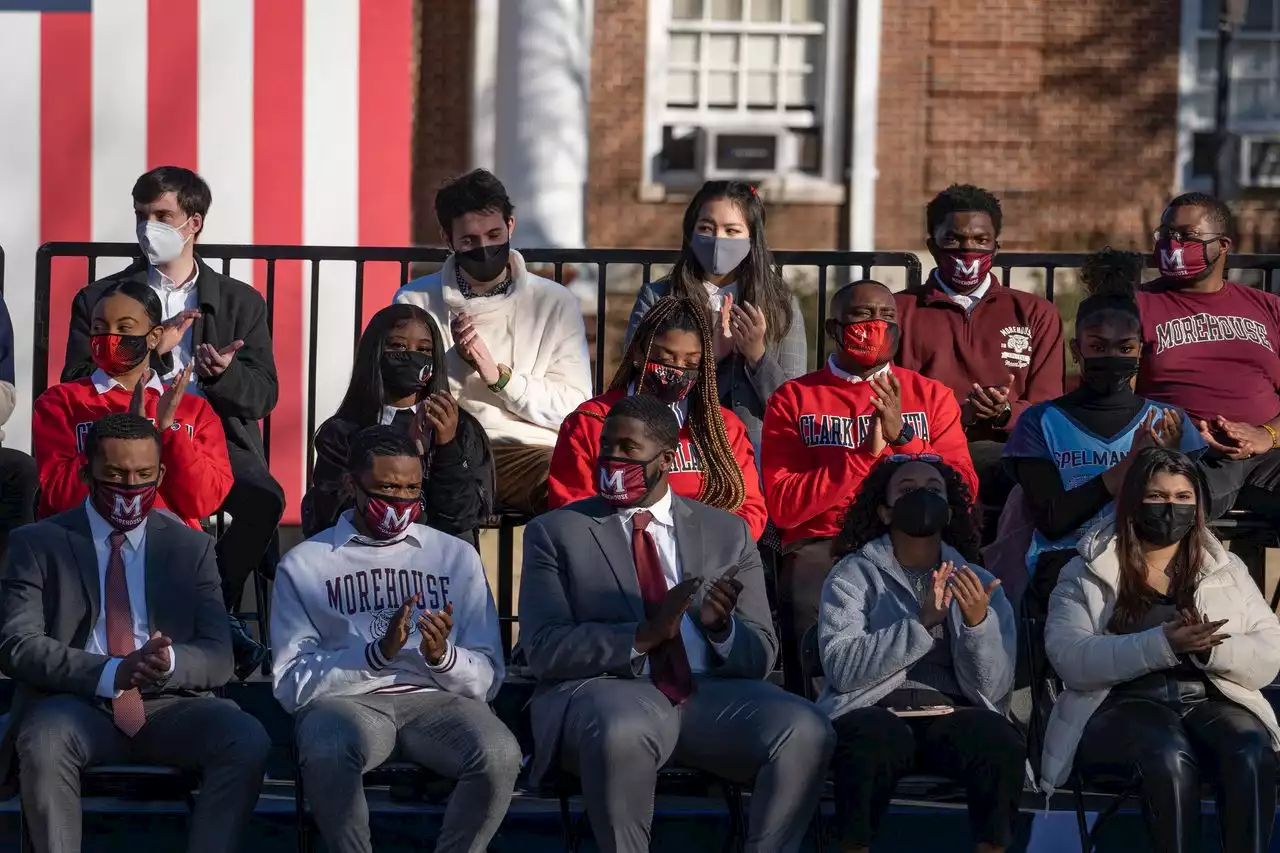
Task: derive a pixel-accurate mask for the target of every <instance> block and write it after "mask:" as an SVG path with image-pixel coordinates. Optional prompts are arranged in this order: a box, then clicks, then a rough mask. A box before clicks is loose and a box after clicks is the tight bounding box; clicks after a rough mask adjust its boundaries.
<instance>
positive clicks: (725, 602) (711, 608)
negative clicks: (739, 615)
mask: <svg viewBox="0 0 1280 853" xmlns="http://www.w3.org/2000/svg"><path fill="white" fill-rule="evenodd" d="M737 574H738V567H737V566H732V567H730V569H729V570H728V571H727V572H725V573H724V574H723V575H721V576H720V577H719V578H718V579H716V580H714V581H711V583H710V584H709V585H708V586H707V594H706V595H704V596H703V597H702V608H701V612H700V613H699V614H698V617H699V621H700V622H701V624H702V630H703V631H705V632H706V634H707V636H708V637H710V638H711V639H712V640H713V641H714V642H717V643H721V642H724V641H725V640H726V639H727V638H728V636H729V631H730V627H731V626H730V624H729V620H730V619H731V618H732V617H733V611H734V608H736V607H737V606H738V596H739V595H741V594H742V581H740V580H738V578H737Z"/></svg>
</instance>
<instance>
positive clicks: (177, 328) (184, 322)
mask: <svg viewBox="0 0 1280 853" xmlns="http://www.w3.org/2000/svg"><path fill="white" fill-rule="evenodd" d="M199 318H200V312H199V311H196V310H195V309H191V310H188V311H183V312H181V313H179V314H175V315H174V316H173V317H170V318H169V319H168V320H166V321H165V322H163V323H161V324H160V329H161V332H160V343H159V344H158V345H157V346H156V352H157V353H159V354H160V355H164V354H165V353H167V352H170V351H172V350H173V348H174V347H176V346H177V345H178V344H180V343H182V336H183V335H185V334H186V333H187V329H190V328H191V324H192V323H194V322H195V321H196V320H198V319H199Z"/></svg>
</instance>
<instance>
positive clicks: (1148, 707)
mask: <svg viewBox="0 0 1280 853" xmlns="http://www.w3.org/2000/svg"><path fill="white" fill-rule="evenodd" d="M1075 766H1076V769H1077V770H1078V771H1080V775H1081V776H1082V777H1083V778H1084V780H1085V783H1086V784H1088V783H1089V782H1090V781H1091V780H1097V779H1105V780H1107V781H1113V782H1114V781H1119V782H1120V783H1121V784H1136V785H1137V786H1138V791H1139V797H1140V798H1141V803H1142V816H1143V819H1144V820H1145V822H1146V825H1147V832H1148V834H1149V835H1150V837H1151V847H1152V849H1153V850H1160V851H1169V853H1190V851H1194V850H1199V849H1200V837H1201V836H1200V832H1201V830H1200V785H1201V780H1202V779H1207V780H1209V781H1211V782H1212V783H1213V785H1214V789H1215V793H1216V795H1217V801H1218V823H1219V826H1220V828H1221V833H1222V851H1223V853H1262V851H1265V850H1267V849H1268V848H1269V846H1270V843H1271V824H1272V821H1273V820H1274V818H1275V812H1276V754H1275V752H1273V751H1272V748H1271V735H1270V734H1269V733H1268V732H1267V729H1266V727H1265V726H1264V725H1263V724H1262V722H1261V721H1260V720H1259V719H1258V718H1257V717H1255V716H1254V715H1253V714H1251V713H1250V712H1249V711H1247V710H1246V709H1244V708H1243V707H1241V706H1240V705H1237V704H1236V703H1234V702H1231V701H1228V700H1226V699H1222V698H1209V699H1206V700H1204V701H1202V702H1198V703H1195V704H1191V705H1185V706H1182V708H1181V710H1179V709H1177V708H1175V707H1172V706H1170V705H1166V704H1162V703H1159V702H1154V701H1150V700H1148V699H1143V698H1133V699H1127V698H1126V699H1117V698H1115V697H1112V698H1109V699H1108V701H1107V702H1106V704H1104V705H1103V706H1102V707H1101V708H1100V709H1099V710H1098V711H1097V712H1096V713H1095V714H1094V715H1093V717H1092V718H1091V719H1090V720H1089V724H1088V725H1087V726H1085V730H1084V734H1083V735H1082V736H1081V738H1080V746H1079V747H1078V748H1077V749H1076V759H1075Z"/></svg>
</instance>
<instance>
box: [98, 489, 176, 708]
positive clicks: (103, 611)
mask: <svg viewBox="0 0 1280 853" xmlns="http://www.w3.org/2000/svg"><path fill="white" fill-rule="evenodd" d="M84 508H85V512H86V513H87V514H88V516H89V533H90V535H91V536H92V537H93V553H94V554H95V555H96V556H97V558H98V602H99V604H98V614H97V616H96V617H95V618H94V621H93V631H92V632H91V633H90V634H89V641H88V642H87V643H85V646H84V650H85V651H86V652H88V653H89V654H93V655H105V654H108V652H107V561H108V560H110V559H111V534H112V533H113V532H114V531H115V528H114V527H112V526H111V524H110V523H109V522H108V521H107V520H106V519H105V518H103V517H102V516H101V515H99V514H98V511H97V510H96V509H94V507H93V500H92V499H89V498H86V499H85V502H84ZM120 550H121V556H122V557H123V558H124V579H125V583H126V584H127V585H128V587H129V610H130V612H131V615H132V616H133V641H134V642H135V643H136V644H137V646H138V648H142V644H143V643H145V642H147V640H149V639H151V628H150V624H151V623H150V622H149V621H148V619H147V565H146V564H147V560H146V556H147V521H146V519H143V520H142V523H141V524H139V525H138V526H137V527H135V528H133V529H132V530H130V531H128V532H127V533H125V535H124V545H123V546H122V547H121V549H120ZM121 660H122V658H112V659H111V660H109V661H107V665H106V666H104V667H103V668H102V675H100V676H98V688H97V691H96V692H97V695H98V696H101V697H102V698H103V699H114V698H116V697H117V696H119V695H121V693H123V691H121V690H116V686H115V685H116V670H117V669H119V668H120V661H121ZM176 662H177V658H176V657H175V655H174V652H173V647H172V646H171V647H170V648H169V671H168V672H167V673H166V675H172V674H173V667H174V664H175V663H176Z"/></svg>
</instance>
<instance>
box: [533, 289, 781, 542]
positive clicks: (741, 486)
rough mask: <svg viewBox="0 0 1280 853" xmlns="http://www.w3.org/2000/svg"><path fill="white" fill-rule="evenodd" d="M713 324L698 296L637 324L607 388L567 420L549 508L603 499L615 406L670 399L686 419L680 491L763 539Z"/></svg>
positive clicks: (748, 451) (750, 460)
mask: <svg viewBox="0 0 1280 853" xmlns="http://www.w3.org/2000/svg"><path fill="white" fill-rule="evenodd" d="M714 364H715V357H714V354H713V352H712V333H711V325H710V322H709V320H708V317H707V314H706V312H705V311H704V310H703V309H702V307H701V306H700V305H699V304H698V303H697V301H696V300H694V299H676V298H674V297H669V296H668V297H664V298H662V299H659V300H658V301H657V302H656V303H655V304H654V306H653V308H651V309H650V310H649V313H648V314H646V315H645V317H644V319H643V320H642V321H641V322H640V325H639V326H637V327H636V332H635V335H634V337H632V339H631V345H630V346H629V347H627V352H626V354H625V355H624V357H623V360H622V364H621V365H620V366H619V367H618V372H617V373H616V374H614V377H613V381H612V382H611V383H610V384H609V390H608V391H606V392H605V393H603V394H601V395H599V396H598V397H594V398H592V399H590V400H588V401H587V402H585V403H583V404H582V405H581V406H579V407H578V409H577V411H575V412H574V413H573V414H571V415H569V417H567V418H565V420H564V423H563V424H562V425H561V427H560V436H559V438H558V439H557V440H556V449H555V452H554V453H553V454H552V457H551V475H550V479H549V481H548V490H549V498H548V504H549V506H550V507H551V509H555V508H557V507H561V506H564V505H565V504H567V503H571V502H573V501H576V500H581V499H582V498H588V497H591V496H593V495H595V494H597V485H598V484H597V483H596V482H595V481H594V477H595V470H596V458H597V456H598V454H599V450H600V430H601V428H602V427H603V425H604V417H605V415H606V414H607V413H608V411H609V407H610V406H612V405H613V404H614V403H616V402H617V401H618V400H620V399H622V398H623V397H626V396H628V395H630V394H636V393H640V394H651V395H653V396H655V397H658V398H659V399H661V400H663V401H664V402H666V403H667V404H668V405H670V406H671V409H672V411H673V412H675V414H676V418H677V419H678V420H679V422H680V443H679V444H678V445H677V447H676V465H675V467H674V468H673V469H672V470H671V472H670V475H671V477H670V483H671V488H672V489H673V490H674V491H675V493H676V494H678V495H681V496H683V497H686V498H692V499H694V500H697V501H701V502H702V503H705V504H708V505H710V506H714V507H718V508H719V509H723V510H726V511H728V512H732V513H734V514H736V515H739V516H741V517H742V518H743V520H744V521H746V522H747V525H748V526H749V527H750V528H751V535H752V537H753V538H755V539H759V538H760V535H761V534H762V533H763V532H764V527H765V522H766V520H767V517H766V512H765V508H764V497H763V496H762V495H761V493H760V478H759V474H758V473H757V470H756V459H755V451H754V450H753V449H752V447H751V441H750V440H749V439H748V438H747V431H746V427H744V426H743V424H742V421H741V420H740V419H739V418H738V416H737V415H735V414H734V413H733V412H731V411H730V410H728V409H726V408H723V407H722V406H721V405H720V398H719V393H718V391H717V388H716V374H715V371H714V370H704V369H703V366H704V365H714Z"/></svg>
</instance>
